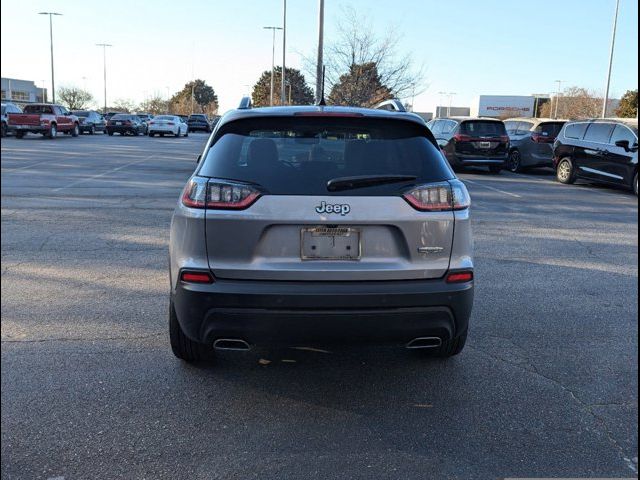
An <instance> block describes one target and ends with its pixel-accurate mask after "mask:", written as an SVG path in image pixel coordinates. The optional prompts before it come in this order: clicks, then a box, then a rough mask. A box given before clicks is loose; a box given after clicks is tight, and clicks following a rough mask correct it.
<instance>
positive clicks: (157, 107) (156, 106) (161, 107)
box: [138, 95, 169, 115]
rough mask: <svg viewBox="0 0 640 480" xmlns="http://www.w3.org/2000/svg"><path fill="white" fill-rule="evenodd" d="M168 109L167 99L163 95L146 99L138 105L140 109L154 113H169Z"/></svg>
mask: <svg viewBox="0 0 640 480" xmlns="http://www.w3.org/2000/svg"><path fill="white" fill-rule="evenodd" d="M168 109H169V105H168V102H167V100H164V99H163V98H162V97H160V96H157V95H156V96H154V97H151V98H149V99H147V100H145V101H144V102H142V103H141V104H140V105H139V106H138V111H140V112H145V113H146V112H148V113H151V114H153V115H157V114H159V113H167V111H168Z"/></svg>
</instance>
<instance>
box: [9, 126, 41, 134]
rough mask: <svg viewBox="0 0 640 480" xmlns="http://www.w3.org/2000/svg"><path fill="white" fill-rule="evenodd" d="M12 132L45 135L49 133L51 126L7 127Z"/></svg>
mask: <svg viewBox="0 0 640 480" xmlns="http://www.w3.org/2000/svg"><path fill="white" fill-rule="evenodd" d="M7 129H8V130H9V131H11V132H29V133H45V132H48V131H49V126H48V125H47V126H44V125H7Z"/></svg>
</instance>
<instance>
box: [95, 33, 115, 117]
mask: <svg viewBox="0 0 640 480" xmlns="http://www.w3.org/2000/svg"><path fill="white" fill-rule="evenodd" d="M96 46H97V47H102V75H103V79H104V110H103V111H102V113H103V114H105V113H107V47H113V45H110V44H108V43H96Z"/></svg>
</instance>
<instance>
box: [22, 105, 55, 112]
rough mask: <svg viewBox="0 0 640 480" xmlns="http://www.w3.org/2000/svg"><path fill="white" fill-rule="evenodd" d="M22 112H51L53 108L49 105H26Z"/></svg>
mask: <svg viewBox="0 0 640 480" xmlns="http://www.w3.org/2000/svg"><path fill="white" fill-rule="evenodd" d="M24 113H32V114H33V113H38V114H43V113H44V114H52V113H53V108H51V105H26V106H25V107H24Z"/></svg>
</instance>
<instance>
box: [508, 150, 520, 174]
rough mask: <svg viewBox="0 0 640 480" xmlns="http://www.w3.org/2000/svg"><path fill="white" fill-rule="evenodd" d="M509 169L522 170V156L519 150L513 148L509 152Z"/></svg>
mask: <svg viewBox="0 0 640 480" xmlns="http://www.w3.org/2000/svg"><path fill="white" fill-rule="evenodd" d="M508 168H509V171H510V172H513V173H520V172H522V157H521V156H520V152H519V151H518V150H513V151H512V152H511V153H510V154H509V167H508Z"/></svg>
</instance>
